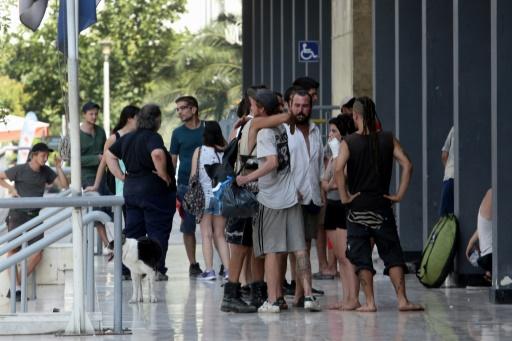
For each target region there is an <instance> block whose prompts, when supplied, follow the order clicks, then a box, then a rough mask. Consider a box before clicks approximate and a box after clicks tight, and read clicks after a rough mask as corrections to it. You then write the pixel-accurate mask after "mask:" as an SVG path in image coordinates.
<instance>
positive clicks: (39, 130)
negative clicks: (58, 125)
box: [0, 115, 50, 142]
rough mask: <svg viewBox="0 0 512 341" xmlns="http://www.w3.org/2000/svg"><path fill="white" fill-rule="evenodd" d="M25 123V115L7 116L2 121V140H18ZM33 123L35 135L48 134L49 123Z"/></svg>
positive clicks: (0, 129) (0, 131) (0, 140)
mask: <svg viewBox="0 0 512 341" xmlns="http://www.w3.org/2000/svg"><path fill="white" fill-rule="evenodd" d="M24 123H25V118H24V117H19V116H14V115H7V116H5V119H4V122H0V142H6V141H18V140H19V139H20V133H21V130H22V129H23V124H24ZM31 124H33V125H34V126H35V135H34V137H43V136H48V127H49V126H50V124H49V123H45V122H40V121H32V122H31Z"/></svg>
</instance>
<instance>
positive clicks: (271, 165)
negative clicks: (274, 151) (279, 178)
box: [236, 155, 279, 186]
mask: <svg viewBox="0 0 512 341" xmlns="http://www.w3.org/2000/svg"><path fill="white" fill-rule="evenodd" d="M278 165H279V163H278V161H277V155H269V156H267V157H265V161H264V162H263V164H261V165H260V166H258V169H256V170H255V171H254V172H252V173H250V174H247V175H239V176H237V177H236V182H237V184H238V185H239V186H242V185H245V184H246V183H248V182H251V181H255V180H257V179H259V178H261V177H262V176H265V175H267V174H268V173H270V172H272V171H273V170H274V169H277V166H278Z"/></svg>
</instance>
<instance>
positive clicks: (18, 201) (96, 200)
mask: <svg viewBox="0 0 512 341" xmlns="http://www.w3.org/2000/svg"><path fill="white" fill-rule="evenodd" d="M123 204H124V198H123V197H120V196H116V195H109V196H91V195H85V196H80V194H78V195H76V196H71V197H66V198H62V197H44V198H42V197H35V198H32V197H25V198H11V199H0V207H5V208H45V207H60V208H64V207H75V208H80V207H92V206H94V207H105V206H110V207H113V208H114V239H115V240H120V239H121V220H122V212H121V206H122V205H123ZM89 214H92V215H96V214H101V215H106V214H105V213H103V212H98V211H93V212H92V213H89ZM89 214H86V216H89ZM107 217H108V216H107ZM108 219H109V220H107V221H110V217H109V218H108ZM91 221H92V220H91ZM91 221H89V220H87V221H86V222H85V223H84V224H85V225H87V224H89V223H90V222H91ZM43 229H44V227H43ZM72 230H73V227H67V228H59V229H58V230H56V231H55V232H52V233H51V234H49V235H48V236H45V237H44V238H43V239H41V240H39V241H37V242H35V243H34V244H32V245H30V246H28V247H27V246H26V244H27V242H26V241H25V242H23V246H24V247H23V249H22V250H21V251H20V252H17V253H16V254H14V255H12V256H10V257H8V258H7V259H5V260H3V261H0V269H1V270H0V271H3V270H5V269H6V268H7V267H9V266H11V269H12V271H13V273H14V272H15V271H16V269H15V264H16V263H18V262H19V261H20V260H23V264H22V272H23V271H25V270H24V269H26V258H27V257H29V256H30V255H31V254H32V253H34V252H37V251H39V250H40V249H42V248H44V247H46V246H48V245H50V244H52V243H54V242H56V241H57V240H59V239H61V238H63V237H65V236H66V235H67V234H69V233H70V232H71V231H72ZM18 240H20V238H18ZM114 255H115V256H114V258H115V259H114V289H115V290H114V333H122V331H123V329H122V305H123V301H122V297H123V292H122V279H121V276H122V275H121V272H122V271H121V262H122V261H121V245H120V244H117V243H116V245H115V247H114ZM77 256H78V255H76V254H74V255H73V257H77ZM81 256H82V257H83V256H84V255H81ZM75 259H76V258H75ZM90 266H93V264H90ZM74 270H75V271H77V269H74ZM83 270H84V269H82V268H80V269H79V270H78V271H80V272H82V271H83ZM87 271H88V270H87V268H85V272H84V274H82V275H81V276H82V281H83V278H84V277H85V273H87ZM12 279H14V277H12V278H11V291H12V292H13V295H12V296H11V305H13V306H14V309H15V308H16V302H15V295H14V286H15V282H12ZM25 281H26V277H25V278H22V283H21V285H22V293H21V299H22V307H23V306H25V307H26V286H25V285H24V283H25ZM78 281H79V280H78ZM74 284H75V287H78V288H79V291H80V293H79V294H78V295H83V292H82V288H81V286H80V285H79V284H77V279H76V278H75V279H74ZM12 308H13V307H12V306H11V309H12ZM80 309H83V308H80ZM25 311H26V309H25Z"/></svg>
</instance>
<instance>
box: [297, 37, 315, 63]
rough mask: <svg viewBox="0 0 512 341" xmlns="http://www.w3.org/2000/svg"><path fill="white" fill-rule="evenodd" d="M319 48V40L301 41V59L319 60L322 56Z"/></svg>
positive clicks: (306, 60)
mask: <svg viewBox="0 0 512 341" xmlns="http://www.w3.org/2000/svg"><path fill="white" fill-rule="evenodd" d="M318 50H319V48H318V41H311V40H310V41H306V40H301V41H299V61H300V62H318V60H319V58H320V56H319V53H318Z"/></svg>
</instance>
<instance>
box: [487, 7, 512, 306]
mask: <svg viewBox="0 0 512 341" xmlns="http://www.w3.org/2000/svg"><path fill="white" fill-rule="evenodd" d="M511 15H512V2H510V1H507V0H491V58H492V59H491V68H492V85H491V91H492V111H491V113H492V188H493V198H492V199H493V251H492V253H493V255H492V256H493V269H492V273H493V278H492V283H493V285H492V288H491V291H490V294H491V295H490V298H491V301H492V302H495V303H512V286H511V282H512V281H511V277H512V253H511V252H510V245H512V231H511V230H510V222H512V192H511V189H512V177H511V176H510V174H511V173H512V158H511V157H510V147H509V146H510V137H511V136H512V116H511V115H510V89H511V87H512V64H511V63H510V60H512V46H511V45H510V41H512V23H511V22H510V19H509V18H510V17H511Z"/></svg>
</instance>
